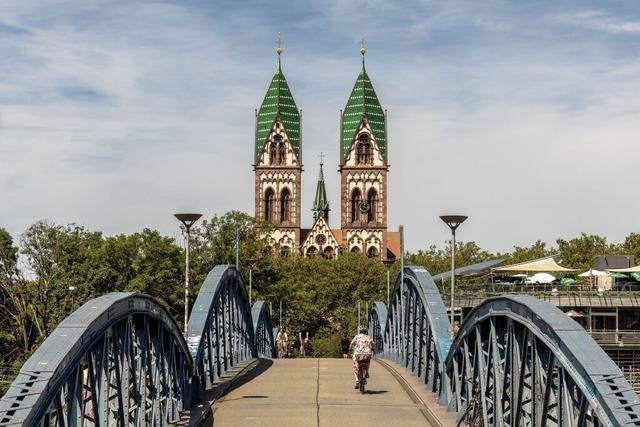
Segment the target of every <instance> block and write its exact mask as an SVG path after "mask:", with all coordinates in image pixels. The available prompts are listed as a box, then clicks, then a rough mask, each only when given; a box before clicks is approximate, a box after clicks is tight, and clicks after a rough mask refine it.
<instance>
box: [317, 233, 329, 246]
mask: <svg viewBox="0 0 640 427" xmlns="http://www.w3.org/2000/svg"><path fill="white" fill-rule="evenodd" d="M325 243H327V238H326V237H325V236H324V234H318V235H317V236H316V244H317V245H324V244H325Z"/></svg>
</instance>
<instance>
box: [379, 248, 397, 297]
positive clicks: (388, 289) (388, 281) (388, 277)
mask: <svg viewBox="0 0 640 427" xmlns="http://www.w3.org/2000/svg"><path fill="white" fill-rule="evenodd" d="M382 262H383V263H384V265H386V266H387V307H388V306H389V303H390V302H391V294H390V293H389V291H390V288H389V286H390V283H391V266H392V265H393V263H394V262H395V260H393V259H389V258H387V259H385V260H383V261H382Z"/></svg>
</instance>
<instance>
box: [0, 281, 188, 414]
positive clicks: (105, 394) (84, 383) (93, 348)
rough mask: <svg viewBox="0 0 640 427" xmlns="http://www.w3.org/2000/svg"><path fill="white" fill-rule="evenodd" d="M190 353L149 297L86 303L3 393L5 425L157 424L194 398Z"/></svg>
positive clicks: (0, 402)
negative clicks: (191, 387)
mask: <svg viewBox="0 0 640 427" xmlns="http://www.w3.org/2000/svg"><path fill="white" fill-rule="evenodd" d="M191 366H192V365H191V356H190V354H189V350H188V348H187V345H186V343H185V341H184V339H183V337H182V335H181V333H180V330H179V328H178V326H177V324H176V323H175V321H174V320H173V318H172V317H171V316H170V315H169V313H168V312H167V311H166V310H165V309H164V308H163V307H162V306H160V305H159V304H158V303H156V302H155V301H154V300H153V299H152V298H151V297H148V296H145V295H139V294H134V293H111V294H107V295H104V296H101V297H98V298H95V299H93V300H91V301H88V302H87V303H85V304H84V305H83V306H82V307H80V308H79V309H78V310H76V311H75V312H74V313H72V314H71V315H70V316H69V317H67V318H66V319H65V320H63V321H62V323H60V325H59V326H58V327H57V328H56V329H55V330H54V331H53V332H52V333H51V335H49V336H48V337H47V339H46V340H45V341H44V343H43V344H42V345H41V346H40V347H39V348H38V350H36V352H35V353H34V354H33V355H32V356H31V357H30V358H29V360H27V362H26V363H25V364H24V365H23V366H22V368H21V369H20V373H19V374H18V377H17V378H16V379H15V381H14V382H13V383H12V384H11V386H10V388H9V390H8V391H7V393H6V394H5V395H4V397H3V398H2V399H1V400H0V425H2V426H8V425H27V426H37V425H43V426H75V425H80V426H94V425H96V426H97V425H99V426H124V425H135V426H142V425H145V426H160V425H165V424H167V423H168V422H171V421H176V420H178V419H179V413H180V411H182V410H183V409H185V408H188V407H189V406H190V391H191V389H190V381H191Z"/></svg>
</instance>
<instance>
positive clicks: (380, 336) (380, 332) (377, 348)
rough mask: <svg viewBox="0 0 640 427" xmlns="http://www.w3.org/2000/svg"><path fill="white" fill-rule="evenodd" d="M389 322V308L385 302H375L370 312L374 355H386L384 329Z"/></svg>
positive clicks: (369, 320)
mask: <svg viewBox="0 0 640 427" xmlns="http://www.w3.org/2000/svg"><path fill="white" fill-rule="evenodd" d="M386 320H387V306H386V305H384V303H383V302H380V301H374V302H373V304H372V305H371V309H370V310H369V318H368V322H367V325H368V329H369V335H370V336H371V338H373V345H374V349H373V351H374V354H383V353H384V328H385V326H386Z"/></svg>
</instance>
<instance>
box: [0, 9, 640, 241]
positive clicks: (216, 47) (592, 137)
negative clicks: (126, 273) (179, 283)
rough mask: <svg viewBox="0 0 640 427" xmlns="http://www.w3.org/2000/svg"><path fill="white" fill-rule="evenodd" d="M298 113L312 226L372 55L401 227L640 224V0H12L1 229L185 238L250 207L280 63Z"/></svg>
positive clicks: (1, 47) (517, 229)
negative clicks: (184, 221)
mask: <svg viewBox="0 0 640 427" xmlns="http://www.w3.org/2000/svg"><path fill="white" fill-rule="evenodd" d="M278 32H282V34H283V38H284V53H283V54H282V62H283V71H284V74H285V76H286V78H287V80H288V82H289V85H290V88H291V90H292V92H293V96H294V98H295V100H296V103H297V105H298V108H300V109H302V111H303V113H302V114H303V132H302V137H303V142H302V144H303V156H304V157H303V159H302V161H303V164H304V169H305V173H304V174H303V187H302V188H303V194H302V211H303V218H302V225H303V227H310V226H311V225H312V217H311V205H312V202H313V196H314V191H315V185H316V179H317V175H318V162H319V158H318V157H317V156H318V154H320V152H323V153H324V154H325V155H326V157H325V160H324V162H325V177H326V185H327V192H328V194H329V199H330V204H331V207H332V214H331V215H332V216H331V225H332V227H335V228H338V227H339V211H340V203H339V174H338V173H337V164H338V158H339V152H338V143H339V140H338V132H339V110H340V109H341V108H344V105H345V104H346V101H347V98H348V96H349V93H350V91H351V89H352V87H353V84H354V82H355V80H356V77H357V74H358V72H359V69H360V54H359V52H358V51H359V48H360V45H359V40H360V39H361V38H362V37H366V39H367V41H368V45H367V48H368V52H367V56H366V61H367V71H368V74H369V76H370V78H371V79H372V82H373V85H374V87H375V89H376V92H377V94H378V97H379V99H380V101H381V103H382V105H383V108H386V109H387V110H388V135H389V163H390V165H391V166H390V172H389V200H388V205H389V207H388V216H389V228H390V229H397V227H398V225H399V224H403V225H404V227H405V235H406V247H407V249H408V250H416V249H419V248H427V247H428V246H429V245H432V244H435V245H438V246H443V245H444V242H445V240H446V239H448V236H449V230H448V228H446V226H445V225H444V224H443V223H442V222H441V221H440V220H439V218H438V216H439V215H442V214H451V213H453V214H465V215H468V216H469V219H468V220H467V222H466V223H465V224H463V225H462V226H461V227H460V228H459V229H458V233H457V237H458V238H459V239H461V240H464V241H469V240H474V241H476V242H477V243H478V244H479V245H480V246H482V247H483V248H486V249H489V250H492V251H509V250H510V249H512V247H513V246H514V245H518V246H524V245H529V244H531V243H532V242H534V241H535V240H537V239H541V240H543V241H547V242H550V243H553V242H554V241H555V239H557V238H572V237H576V236H577V235H579V234H580V233H581V232H586V233H593V234H599V235H603V236H606V237H607V238H608V239H609V241H611V242H619V241H622V240H623V239H624V237H625V236H626V235H627V234H629V233H630V232H638V231H640V197H637V189H638V182H640V167H638V164H639V162H638V160H639V159H640V149H639V148H638V143H639V141H638V136H639V135H640V57H639V54H640V2H638V1H636V0H628V1H614V0H612V1H599V2H596V1H588V0H584V1H562V2H558V1H555V0H551V1H528V2H522V1H491V0H488V1H483V2H478V1H475V0H469V1H465V0H451V1H430V0H421V1H420V0H415V1H413V0H407V1H402V2H399V1H396V2H391V1H386V0H372V1H360V0H330V1H314V0H300V1H287V2H267V1H242V2H237V1H212V0H207V1H204V0H181V1H144V0H140V1H118V0H106V1H101V0H75V1H69V0H38V1H36V0H3V1H2V7H0V227H4V228H6V229H7V230H9V232H11V233H12V235H14V237H16V238H18V237H19V235H20V234H21V233H22V232H23V231H24V230H25V229H26V228H27V227H28V226H29V225H30V224H32V223H34V222H35V221H38V220H41V219H48V220H50V221H53V222H56V223H61V224H67V223H78V224H82V225H84V226H86V227H87V228H89V229H90V230H99V231H103V232H104V233H105V234H107V235H113V234H118V233H132V232H136V231H140V230H142V229H143V228H145V227H149V228H155V229H158V230H160V231H161V232H162V233H164V234H166V235H170V236H176V235H177V233H178V223H177V221H176V220H175V219H174V218H173V213H175V212H180V211H195V212H201V213H203V214H204V215H205V216H206V217H211V216H213V215H215V214H217V215H221V214H224V213H225V212H227V211H229V210H232V209H236V210H241V211H245V212H248V213H253V203H254V195H253V186H254V184H253V180H254V176H253V170H252V167H251V164H252V160H253V158H252V154H253V145H254V109H255V108H258V107H259V105H260V103H261V101H262V98H263V97H264V94H265V92H266V90H267V87H268V85H269V82H270V80H271V78H272V77H273V74H274V72H275V66H276V54H275V40H276V34H277V33H278Z"/></svg>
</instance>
